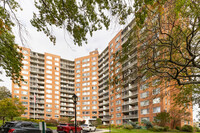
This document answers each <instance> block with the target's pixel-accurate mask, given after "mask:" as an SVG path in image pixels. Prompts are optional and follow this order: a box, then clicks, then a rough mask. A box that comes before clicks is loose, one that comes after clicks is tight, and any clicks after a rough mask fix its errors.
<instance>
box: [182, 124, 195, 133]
mask: <svg viewBox="0 0 200 133" xmlns="http://www.w3.org/2000/svg"><path fill="white" fill-rule="evenodd" d="M181 131H185V132H192V131H193V127H192V126H190V125H184V126H183V127H182V128H181Z"/></svg>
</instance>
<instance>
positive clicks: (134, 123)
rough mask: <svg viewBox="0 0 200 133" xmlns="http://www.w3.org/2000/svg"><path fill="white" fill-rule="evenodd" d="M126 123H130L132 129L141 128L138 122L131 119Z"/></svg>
mask: <svg viewBox="0 0 200 133" xmlns="http://www.w3.org/2000/svg"><path fill="white" fill-rule="evenodd" d="M128 123H130V124H131V125H132V127H133V129H141V126H140V125H139V123H138V122H132V121H130V122H128Z"/></svg>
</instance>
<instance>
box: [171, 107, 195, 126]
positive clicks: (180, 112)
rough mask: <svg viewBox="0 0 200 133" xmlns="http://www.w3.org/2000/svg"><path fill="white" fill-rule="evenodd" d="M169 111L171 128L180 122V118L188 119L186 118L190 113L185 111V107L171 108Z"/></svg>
mask: <svg viewBox="0 0 200 133" xmlns="http://www.w3.org/2000/svg"><path fill="white" fill-rule="evenodd" d="M169 113H170V116H171V125H172V126H171V127H172V129H174V128H175V127H176V126H178V125H179V124H180V123H181V120H188V118H189V117H190V115H191V114H190V112H187V111H186V109H176V108H171V109H170V111H169Z"/></svg>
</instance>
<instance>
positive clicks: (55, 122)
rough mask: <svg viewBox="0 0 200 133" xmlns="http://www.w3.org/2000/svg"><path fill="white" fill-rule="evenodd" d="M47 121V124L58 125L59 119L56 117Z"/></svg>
mask: <svg viewBox="0 0 200 133" xmlns="http://www.w3.org/2000/svg"><path fill="white" fill-rule="evenodd" d="M45 122H46V125H47V126H57V125H58V122H57V120H54V119H50V120H45Z"/></svg>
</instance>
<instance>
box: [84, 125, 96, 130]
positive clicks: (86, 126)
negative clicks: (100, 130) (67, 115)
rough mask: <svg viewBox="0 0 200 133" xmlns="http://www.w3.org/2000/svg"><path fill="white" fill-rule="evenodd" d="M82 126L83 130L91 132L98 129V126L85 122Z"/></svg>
mask: <svg viewBox="0 0 200 133" xmlns="http://www.w3.org/2000/svg"><path fill="white" fill-rule="evenodd" d="M81 127H82V129H83V131H89V132H91V131H93V132H95V131H96V127H95V126H93V125H91V124H83V125H81Z"/></svg>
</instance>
